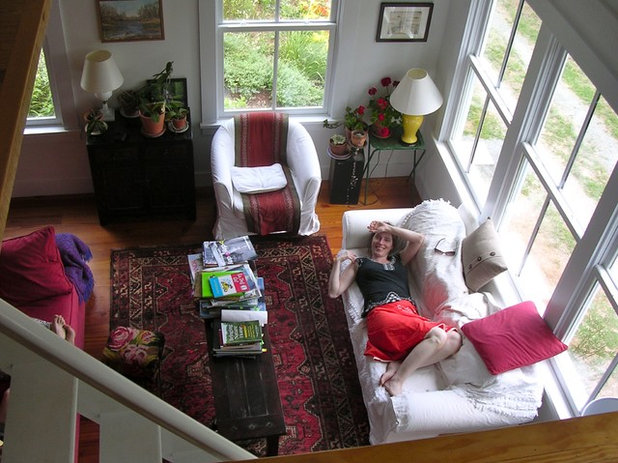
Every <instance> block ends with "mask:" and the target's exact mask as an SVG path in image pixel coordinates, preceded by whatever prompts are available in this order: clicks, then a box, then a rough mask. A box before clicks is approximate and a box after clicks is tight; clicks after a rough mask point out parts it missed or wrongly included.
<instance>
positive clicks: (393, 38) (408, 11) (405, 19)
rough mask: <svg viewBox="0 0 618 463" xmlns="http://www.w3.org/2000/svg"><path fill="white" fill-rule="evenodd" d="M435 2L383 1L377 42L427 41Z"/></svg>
mask: <svg viewBox="0 0 618 463" xmlns="http://www.w3.org/2000/svg"><path fill="white" fill-rule="evenodd" d="M432 12H433V3H382V4H380V16H379V17H378V32H377V34H376V42H426V41H427V36H428V35H429V24H430V23H431V13H432Z"/></svg>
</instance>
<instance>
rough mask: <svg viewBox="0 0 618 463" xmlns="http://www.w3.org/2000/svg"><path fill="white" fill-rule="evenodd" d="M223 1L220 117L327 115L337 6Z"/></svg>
mask: <svg viewBox="0 0 618 463" xmlns="http://www.w3.org/2000/svg"><path fill="white" fill-rule="evenodd" d="M219 1H220V2H221V13H220V19H219V21H218V24H217V31H218V35H217V37H218V40H219V41H220V42H219V43H220V50H221V56H219V57H218V62H222V63H223V66H218V67H217V68H218V69H220V72H221V73H222V75H220V76H219V82H222V85H221V84H220V85H219V86H218V88H217V107H218V108H222V110H220V111H219V115H221V114H226V113H227V114H230V113H232V112H234V111H241V110H242V111H246V110H278V109H285V111H286V112H289V113H316V112H322V113H323V112H324V107H325V101H326V96H327V92H328V64H329V63H330V62H331V60H332V58H331V55H332V49H333V43H334V36H335V25H336V23H335V21H334V18H335V11H336V2H331V1H330V0H302V1H301V0H264V1H260V2H254V1H251V0H219ZM331 3H333V5H331Z"/></svg>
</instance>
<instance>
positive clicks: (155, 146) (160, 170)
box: [87, 114, 195, 225]
mask: <svg viewBox="0 0 618 463" xmlns="http://www.w3.org/2000/svg"><path fill="white" fill-rule="evenodd" d="M108 124H109V130H108V131H107V132H106V133H105V134H103V135H97V136H88V140H87V146H88V159H89V161H90V171H91V173H92V181H93V184H94V192H95V197H96V203H97V209H98V213H99V221H100V222H101V225H105V224H107V223H109V222H111V221H115V220H120V219H130V218H138V217H148V218H159V217H161V218H163V217H182V218H186V219H189V220H195V178H194V171H193V141H192V137H191V129H190V128H189V130H187V131H186V132H184V133H174V132H172V131H170V130H169V129H167V130H166V132H165V133H164V134H163V135H161V136H160V137H157V138H148V137H145V136H144V135H142V133H141V126H140V121H139V119H125V118H123V117H122V116H121V115H120V114H117V115H116V121H114V122H110V123H108Z"/></svg>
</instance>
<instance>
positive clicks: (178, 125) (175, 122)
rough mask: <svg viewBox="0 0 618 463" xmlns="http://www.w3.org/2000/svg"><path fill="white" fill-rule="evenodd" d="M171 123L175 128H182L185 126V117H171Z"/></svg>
mask: <svg viewBox="0 0 618 463" xmlns="http://www.w3.org/2000/svg"><path fill="white" fill-rule="evenodd" d="M172 125H173V126H174V129H176V130H183V129H184V128H185V127H186V126H187V118H186V117H183V118H181V119H172Z"/></svg>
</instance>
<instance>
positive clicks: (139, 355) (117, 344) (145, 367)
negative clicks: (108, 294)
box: [103, 326, 165, 377]
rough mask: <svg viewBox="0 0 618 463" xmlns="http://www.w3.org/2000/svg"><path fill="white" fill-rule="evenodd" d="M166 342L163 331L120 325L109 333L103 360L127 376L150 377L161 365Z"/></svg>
mask: <svg viewBox="0 0 618 463" xmlns="http://www.w3.org/2000/svg"><path fill="white" fill-rule="evenodd" d="M164 344H165V339H164V337H163V334H162V333H155V332H152V331H148V330H140V329H137V328H132V327H129V326H119V327H118V328H115V329H114V330H113V331H112V332H111V333H110V335H109V338H108V340H107V345H106V346H105V349H103V360H104V362H105V363H106V364H108V365H109V366H111V367H112V368H114V369H115V370H117V371H118V372H120V373H122V374H123V375H125V376H136V377H150V376H152V375H153V374H154V373H155V372H156V371H157V369H158V367H159V362H160V360H161V354H162V353H163V346H164Z"/></svg>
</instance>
